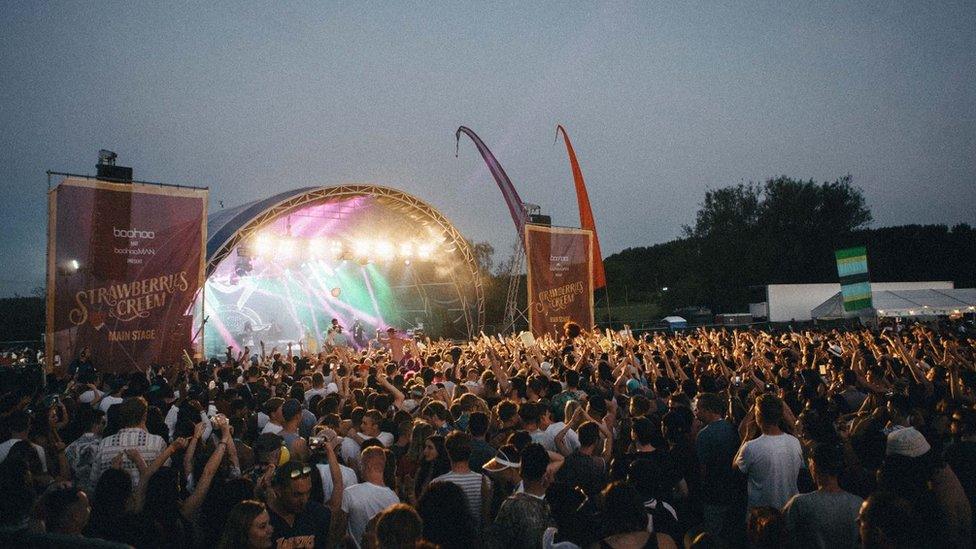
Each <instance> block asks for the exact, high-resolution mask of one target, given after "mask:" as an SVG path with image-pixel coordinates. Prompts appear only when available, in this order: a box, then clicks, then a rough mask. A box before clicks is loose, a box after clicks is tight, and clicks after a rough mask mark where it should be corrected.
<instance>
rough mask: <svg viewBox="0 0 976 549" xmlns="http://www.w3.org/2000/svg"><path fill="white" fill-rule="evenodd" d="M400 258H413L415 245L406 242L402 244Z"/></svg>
mask: <svg viewBox="0 0 976 549" xmlns="http://www.w3.org/2000/svg"><path fill="white" fill-rule="evenodd" d="M400 257H413V243H411V242H404V243H403V244H400Z"/></svg>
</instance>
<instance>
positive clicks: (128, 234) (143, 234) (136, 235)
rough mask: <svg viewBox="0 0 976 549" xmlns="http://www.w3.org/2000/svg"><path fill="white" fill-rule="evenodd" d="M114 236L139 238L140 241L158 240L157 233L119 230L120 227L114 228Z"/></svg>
mask: <svg viewBox="0 0 976 549" xmlns="http://www.w3.org/2000/svg"><path fill="white" fill-rule="evenodd" d="M112 235H114V236H115V237H117V238H138V239H140V240H152V239H153V238H156V231H142V230H139V229H119V228H118V227H112Z"/></svg>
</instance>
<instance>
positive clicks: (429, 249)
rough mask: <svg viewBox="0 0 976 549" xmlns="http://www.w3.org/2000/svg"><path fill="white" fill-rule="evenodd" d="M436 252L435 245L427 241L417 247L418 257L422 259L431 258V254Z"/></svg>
mask: <svg viewBox="0 0 976 549" xmlns="http://www.w3.org/2000/svg"><path fill="white" fill-rule="evenodd" d="M433 253H434V245H433V244H431V243H429V242H425V243H423V244H421V245H420V246H418V247H417V257H419V258H420V259H425V260H426V259H430V257H431V255H433Z"/></svg>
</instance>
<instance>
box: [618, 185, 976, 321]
mask: <svg viewBox="0 0 976 549" xmlns="http://www.w3.org/2000/svg"><path fill="white" fill-rule="evenodd" d="M871 220H872V216H871V211H870V209H869V208H868V207H867V204H866V202H865V200H864V196H863V194H862V192H861V190H860V189H859V188H857V187H856V186H854V185H853V184H852V180H851V177H850V176H845V177H842V178H840V179H837V180H835V181H832V182H824V183H819V184H818V183H815V182H814V181H812V180H809V181H802V180H795V179H791V178H788V177H785V176H783V177H778V178H775V179H769V180H767V181H766V182H765V183H762V184H756V183H749V184H739V185H734V186H730V187H725V188H720V189H715V190H709V191H708V192H706V193H705V199H704V201H703V202H702V204H701V207H700V209H699V210H698V213H697V215H696V217H695V223H694V225H690V226H685V227H684V228H683V236H682V237H681V238H678V239H676V240H673V241H671V242H666V243H663V244H657V245H653V246H648V247H638V248H628V249H625V250H623V251H621V252H620V253H616V254H613V255H611V256H609V257H607V258H606V259H605V260H604V264H605V267H606V271H607V280H608V284H609V288H608V291H609V295H610V297H611V300H612V302H613V303H620V302H621V301H622V300H623V299H625V298H626V299H627V300H628V301H634V300H637V301H640V300H643V301H647V302H655V303H659V304H660V305H661V306H662V307H663V308H664V309H665V310H675V309H678V308H680V307H685V306H705V307H708V308H710V309H712V311H714V312H716V313H717V312H744V311H747V310H748V309H747V307H748V303H750V302H755V301H763V300H764V299H765V297H764V294H763V293H762V291H761V288H762V287H763V286H765V285H766V284H774V283H784V284H785V283H813V282H832V281H836V280H837V270H836V263H835V259H834V251H835V250H837V249H841V248H846V247H852V246H862V245H863V246H866V247H867V254H868V269H869V271H870V277H871V280H874V281H884V282H889V281H917V280H951V281H954V282H955V284H956V287H957V288H965V287H973V286H976V268H974V265H976V230H974V229H973V228H972V227H971V226H969V225H968V224H959V225H955V226H953V227H948V226H946V225H904V226H898V227H882V228H869V227H868V224H869V223H870V222H871ZM664 288H667V290H664Z"/></svg>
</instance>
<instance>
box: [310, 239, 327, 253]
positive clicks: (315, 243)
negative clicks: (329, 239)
mask: <svg viewBox="0 0 976 549" xmlns="http://www.w3.org/2000/svg"><path fill="white" fill-rule="evenodd" d="M324 251H325V241H324V240H322V239H321V238H318V237H316V238H312V239H310V240H309V241H308V255H309V257H319V256H320V255H322V253H323V252H324Z"/></svg>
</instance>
